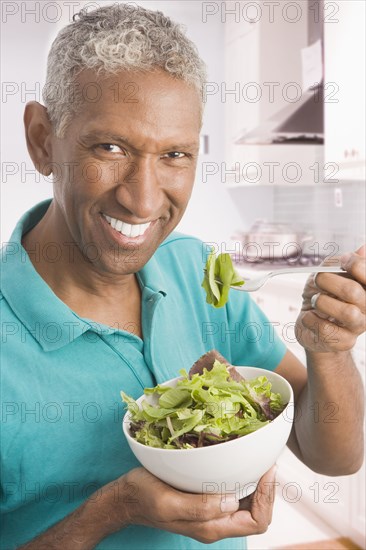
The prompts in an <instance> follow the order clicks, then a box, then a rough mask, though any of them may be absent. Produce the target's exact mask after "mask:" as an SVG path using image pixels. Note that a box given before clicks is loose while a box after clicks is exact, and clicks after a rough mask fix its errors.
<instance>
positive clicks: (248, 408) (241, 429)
mask: <svg viewBox="0 0 366 550" xmlns="http://www.w3.org/2000/svg"><path fill="white" fill-rule="evenodd" d="M180 374H181V376H182V378H181V379H180V380H178V382H177V385H176V387H174V388H170V387H169V386H161V385H157V386H156V387H155V388H146V389H145V394H146V395H152V396H155V399H156V405H151V404H150V403H148V402H147V401H146V400H145V401H142V406H141V408H139V407H138V405H137V403H136V401H135V400H134V399H132V398H131V397H129V396H128V395H126V394H125V393H124V392H121V397H122V400H123V401H124V402H125V403H126V405H127V408H128V410H129V411H130V413H131V418H132V421H131V424H130V431H131V434H132V435H133V436H134V437H135V438H136V439H137V441H139V442H140V443H143V444H144V445H149V446H152V447H158V448H163V449H193V448H196V447H202V446H206V445H215V444H217V443H222V442H224V441H229V440H231V439H235V438H237V437H242V436H244V435H246V434H248V433H251V432H253V431H255V430H258V429H259V428H261V427H263V426H265V425H267V424H268V423H269V422H270V421H271V420H273V419H274V418H275V417H276V416H277V415H278V414H280V412H281V411H282V410H283V409H284V407H285V405H284V404H283V402H282V399H281V396H280V394H276V393H273V392H272V390H271V384H270V382H269V381H268V379H267V378H266V377H265V376H259V377H257V378H255V379H253V380H248V381H247V380H240V381H239V382H238V381H235V380H233V379H232V378H231V377H230V373H229V371H228V370H227V368H226V365H225V364H223V363H220V362H219V361H215V362H214V364H213V368H212V369H211V370H210V371H207V369H204V371H203V373H202V374H198V373H196V374H194V375H193V376H192V378H189V375H188V374H187V372H186V371H184V370H182V371H180Z"/></svg>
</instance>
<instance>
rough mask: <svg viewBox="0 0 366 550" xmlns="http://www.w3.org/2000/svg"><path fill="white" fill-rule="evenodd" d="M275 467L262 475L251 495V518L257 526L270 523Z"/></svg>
mask: <svg viewBox="0 0 366 550" xmlns="http://www.w3.org/2000/svg"><path fill="white" fill-rule="evenodd" d="M276 469H277V467H276V466H272V468H271V469H270V470H269V471H268V472H266V473H265V474H264V476H262V477H261V479H260V480H259V483H258V486H257V489H256V491H255V493H254V494H253V504H252V510H251V513H252V516H253V519H254V520H255V521H256V522H257V524H258V525H263V524H267V526H268V525H269V524H270V523H271V521H272V512H273V503H274V499H275V493H276V485H278V483H277V484H276Z"/></svg>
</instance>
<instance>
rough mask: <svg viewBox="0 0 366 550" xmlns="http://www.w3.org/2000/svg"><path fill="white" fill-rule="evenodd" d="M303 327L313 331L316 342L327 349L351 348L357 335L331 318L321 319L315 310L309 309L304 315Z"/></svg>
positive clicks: (344, 349)
mask: <svg viewBox="0 0 366 550" xmlns="http://www.w3.org/2000/svg"><path fill="white" fill-rule="evenodd" d="M302 325H303V328H305V329H307V330H309V331H310V332H312V333H313V339H314V342H313V343H314V344H316V345H317V346H323V348H324V349H326V350H329V349H331V350H333V351H346V350H350V349H351V348H352V347H353V346H354V344H355V342H356V339H357V335H356V334H355V333H353V332H351V331H350V330H348V328H345V327H341V326H339V325H337V324H336V323H332V322H331V321H329V320H326V319H321V318H320V317H318V315H317V314H316V313H315V312H314V311H307V312H306V313H305V314H304V315H303V317H302Z"/></svg>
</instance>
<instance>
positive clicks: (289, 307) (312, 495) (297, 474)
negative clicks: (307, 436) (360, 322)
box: [241, 271, 366, 548]
mask: <svg viewBox="0 0 366 550" xmlns="http://www.w3.org/2000/svg"><path fill="white" fill-rule="evenodd" d="M241 272H242V273H243V271H241ZM252 276H253V275H252ZM305 280H306V277H304V276H300V275H296V279H295V278H291V277H289V278H285V277H281V279H272V280H271V281H269V282H268V283H267V284H266V286H265V287H263V288H262V289H261V290H260V291H258V292H256V293H255V294H253V299H254V300H255V302H256V303H257V304H258V305H259V306H260V307H261V308H262V309H263V311H264V312H265V313H266V315H267V316H268V318H269V320H270V321H272V322H273V323H274V325H275V327H276V330H277V332H278V333H279V335H280V336H281V337H282V338H283V339H284V340H285V343H286V344H287V346H288V348H289V349H290V350H291V351H292V352H293V353H294V354H295V355H296V356H297V357H298V358H299V359H300V360H301V361H303V362H304V363H305V353H304V350H303V348H302V347H301V346H300V345H299V344H298V343H297V342H296V340H295V337H294V333H293V326H294V323H295V321H296V318H297V315H298V312H299V311H300V308H301V301H302V298H301V292H302V288H303V286H304V284H305ZM365 352H366V344H365V335H362V336H360V337H359V339H358V341H357V344H356V346H355V348H354V350H353V357H354V360H355V363H356V365H357V368H358V369H359V371H360V373H361V376H362V378H363V380H364V381H365ZM334 411H335V409H332V407H330V408H329V417H328V420H331V419H332V412H334ZM313 412H314V421H319V412H320V411H318V410H317V407H316V406H314V411H313ZM345 448H346V443H345ZM277 464H278V473H277V481H278V482H279V483H280V485H281V494H282V497H283V498H285V499H286V500H287V502H289V503H290V504H291V505H294V506H296V503H297V502H299V501H300V499H301V501H302V502H303V503H304V504H305V505H306V506H307V507H308V508H310V509H311V510H312V511H313V512H314V513H315V514H316V515H317V516H318V517H319V518H321V519H322V520H323V521H325V522H327V523H329V524H330V525H331V526H332V527H333V528H335V529H337V531H338V532H339V533H340V534H341V535H342V536H345V537H349V538H351V539H352V540H354V541H355V542H356V543H357V544H358V545H359V546H360V547H361V548H365V530H366V528H365V516H366V509H365V464H364V465H363V466H362V468H361V470H360V471H359V472H357V473H356V474H354V475H351V476H340V477H329V476H324V475H320V474H316V473H314V472H313V471H312V470H310V469H309V468H307V467H306V466H305V465H304V464H302V463H301V462H300V461H299V460H298V459H297V458H296V457H295V456H294V455H293V454H292V452H291V451H290V450H289V449H287V448H286V449H285V450H284V452H283V453H282V455H281V456H280V458H279V459H278V461H277Z"/></svg>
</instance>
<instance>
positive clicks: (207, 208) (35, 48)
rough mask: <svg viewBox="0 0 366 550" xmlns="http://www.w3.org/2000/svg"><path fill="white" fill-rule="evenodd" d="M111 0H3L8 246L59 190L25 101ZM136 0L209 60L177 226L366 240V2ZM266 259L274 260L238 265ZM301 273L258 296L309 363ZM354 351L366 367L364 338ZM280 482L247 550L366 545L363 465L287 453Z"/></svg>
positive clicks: (312, 239)
mask: <svg viewBox="0 0 366 550" xmlns="http://www.w3.org/2000/svg"><path fill="white" fill-rule="evenodd" d="M108 3H111V2H104V1H102V0H100V1H99V2H85V1H67V2H64V1H61V0H60V1H53V2H47V3H42V2H32V1H27V2H20V1H13V2H3V3H2V38H1V41H2V53H1V56H2V67H3V84H2V103H1V111H2V186H1V240H2V242H6V241H8V240H9V238H10V235H11V231H12V229H13V227H14V224H15V222H16V220H17V219H18V218H19V217H20V216H21V214H22V213H23V212H24V211H25V210H26V209H27V208H29V207H30V206H32V205H33V204H35V203H36V202H38V201H40V200H42V199H44V198H47V197H49V196H51V193H52V185H51V181H50V180H49V179H47V178H44V177H42V176H39V175H38V174H37V173H36V172H35V170H34V169H33V166H32V163H31V161H30V159H29V156H28V153H27V150H26V146H25V140H24V131H23V125H22V116H23V110H24V105H25V103H26V102H27V101H31V100H38V101H41V90H42V86H43V83H44V80H45V67H46V56H47V51H48V49H49V46H50V44H51V42H52V40H53V38H54V36H55V35H56V33H57V31H58V30H59V29H60V28H61V27H63V26H64V25H65V24H67V23H68V22H69V21H70V17H71V16H72V15H73V13H76V12H77V11H78V10H79V9H80V8H81V7H86V6H89V7H90V8H93V7H97V6H98V5H102V4H108ZM129 3H132V4H133V3H134V2H129ZM138 4H140V5H142V6H144V7H148V8H151V9H160V10H162V11H164V12H165V13H166V14H168V15H170V16H172V18H174V19H175V20H176V21H179V22H181V23H183V24H184V25H185V26H186V29H187V34H188V35H189V36H190V37H191V38H192V39H193V40H194V42H195V43H196V44H197V47H198V49H199V51H200V54H201V56H202V57H203V59H204V60H205V61H206V63H207V67H208V82H207V87H206V98H205V99H206V109H205V119H204V125H203V128H202V149H201V155H200V157H199V162H198V167H197V175H196V182H195V187H194V191H193V194H192V199H191V202H190V204H189V206H188V209H187V212H186V214H185V217H184V218H183V220H182V222H181V223H180V225H179V227H178V229H179V230H180V231H182V232H185V233H188V234H192V235H196V236H197V237H199V238H201V239H202V240H203V241H205V242H209V243H216V244H217V247H218V249H221V251H225V250H227V251H230V250H237V245H238V244H239V245H240V244H241V243H242V241H241V239H242V238H243V236H242V235H241V234H243V233H246V232H248V231H250V229H251V228H252V226H253V224H254V223H255V222H257V220H264V221H267V222H269V223H271V224H273V223H278V224H288V226H287V231H290V232H291V231H294V232H297V233H302V234H304V235H305V236H307V237H308V240H307V242H306V243H304V251H305V252H306V251H307V254H315V251H317V252H318V253H319V256H320V257H321V256H324V255H327V254H329V253H332V252H334V251H339V252H345V251H349V250H355V249H356V248H357V247H359V246H360V245H361V244H362V243H363V242H365V240H366V239H365V218H366V216H365V97H364V95H365V2H364V1H363V0H337V1H332V2H330V1H329V2H328V1H326V0H325V1H324V2H322V1H321V0H320V1H318V0H314V1H311V2H310V1H309V2H308V1H307V0H298V1H297V2H285V1H281V2H264V1H263V0H257V1H254V2H252V1H251V2H249V1H241V2H229V1H227V2H201V1H196V0H191V1H190V0H184V1H183V0H182V1H177V0H176V1H154V0H150V1H141V2H138ZM316 83H317V84H316ZM323 95H324V99H322V97H323ZM323 125H324V127H323ZM271 170H272V171H271ZM332 180H333V181H332ZM262 227H263V226H262ZM320 259H321V258H320ZM263 263H264V266H267V268H269V267H272V263H271V262H268V261H267V262H260V263H255V264H253V263H251V264H249V265H247V266H245V265H241V266H240V269H241V272H242V273H243V274H244V275H245V274H246V273H247V272H248V271H251V272H252V273H253V265H254V272H255V270H256V269H257V268H258V269H259V268H263ZM304 282H305V279H304V277H301V276H294V277H288V278H286V279H285V278H278V279H276V280H273V282H271V283H268V285H267V286H266V287H265V288H264V289H263V290H262V291H260V292H258V293H256V295H255V296H254V298H255V300H256V301H257V303H258V304H259V305H260V306H261V307H262V308H263V309H264V310H265V311H266V313H267V315H268V316H269V318H270V319H271V320H272V321H274V322H275V323H276V327H277V330H278V331H279V332H280V334H281V335H282V337H283V338H284V339H285V340H286V342H287V344H288V346H289V347H290V349H292V351H294V353H296V354H297V355H298V356H299V357H300V358H301V359H303V351H302V349H301V348H300V347H299V346H298V345H297V343H296V341H295V339H294V336H293V332H291V329H293V323H294V321H295V319H296V316H297V312H298V310H299V308H300V304H301V289H302V286H303V284H304ZM354 355H355V359H356V362H357V366H358V368H359V369H360V371H361V372H362V374H363V376H364V369H365V358H364V357H365V340H364V338H360V339H359V342H358V344H357V346H356V348H355V352H354ZM278 480H279V482H280V486H279V490H278V495H277V502H276V507H275V512H274V520H273V523H272V525H271V527H270V530H269V531H268V532H267V533H265V534H263V535H259V536H257V537H250V539H249V548H250V549H252V550H253V549H255V548H257V549H262V550H263V549H265V548H268V549H269V548H285V547H288V548H292V549H294V548H297V547H298V548H317V549H318V548H319V549H320V548H330V549H332V550H335V549H336V548H356V546H352V544H354V545H356V543H357V544H358V546H359V547H360V548H365V474H364V468H363V469H362V470H361V472H359V473H358V474H356V475H353V476H349V477H346V478H327V477H325V476H318V475H316V474H313V473H312V472H310V470H308V469H307V468H305V467H304V466H302V465H301V464H300V463H299V462H298V461H297V460H296V459H294V457H292V456H291V453H289V452H285V453H284V455H283V457H281V459H280V461H279V472H278ZM299 489H300V492H299ZM284 517H285V520H284V519H283V518H284ZM341 537H346V538H347V539H348V542H347V541H346V542H345V541H344V540H340V538H341ZM336 539H337V542H335V540H336ZM350 540H352V541H353V542H352V543H351V542H350ZM298 544H303V546H297V545H298ZM347 545H348V546H347Z"/></svg>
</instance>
